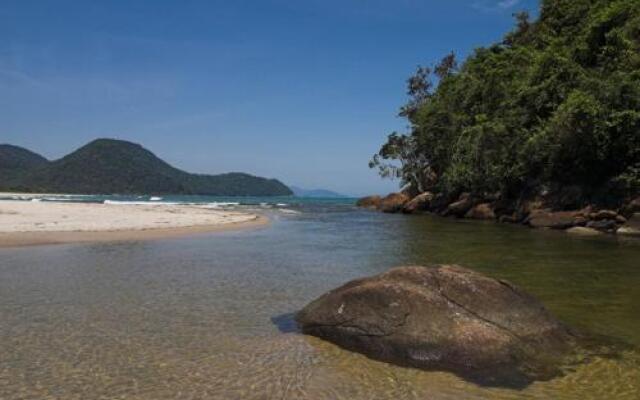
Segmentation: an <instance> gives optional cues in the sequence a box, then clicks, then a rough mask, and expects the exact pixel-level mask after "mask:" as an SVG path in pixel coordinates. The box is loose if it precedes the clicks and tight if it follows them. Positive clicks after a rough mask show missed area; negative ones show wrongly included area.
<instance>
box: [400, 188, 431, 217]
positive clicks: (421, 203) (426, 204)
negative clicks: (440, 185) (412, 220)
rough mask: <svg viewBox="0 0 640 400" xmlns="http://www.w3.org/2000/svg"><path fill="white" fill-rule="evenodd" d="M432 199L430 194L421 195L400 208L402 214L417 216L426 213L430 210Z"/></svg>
mask: <svg viewBox="0 0 640 400" xmlns="http://www.w3.org/2000/svg"><path fill="white" fill-rule="evenodd" d="M433 198H434V196H433V193H431V192H425V193H421V194H419V195H417V196H416V197H414V198H413V199H411V200H410V201H409V202H407V204H405V205H404V207H403V208H402V212H403V213H405V214H417V213H420V212H425V211H428V210H430V209H431V202H432V201H433Z"/></svg>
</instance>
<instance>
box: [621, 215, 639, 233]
mask: <svg viewBox="0 0 640 400" xmlns="http://www.w3.org/2000/svg"><path fill="white" fill-rule="evenodd" d="M616 234H618V235H625V236H640V213H635V214H633V215H632V216H631V218H629V220H628V221H627V223H626V224H624V225H623V226H621V227H620V228H618V230H617V231H616Z"/></svg>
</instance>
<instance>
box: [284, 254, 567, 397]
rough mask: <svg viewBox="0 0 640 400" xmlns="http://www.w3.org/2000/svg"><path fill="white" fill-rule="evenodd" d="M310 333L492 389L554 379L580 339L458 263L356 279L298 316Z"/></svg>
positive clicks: (537, 307) (531, 301)
mask: <svg viewBox="0 0 640 400" xmlns="http://www.w3.org/2000/svg"><path fill="white" fill-rule="evenodd" d="M296 320H297V322H298V324H299V326H300V327H301V329H302V331H303V332H304V333H306V334H310V335H313V336H318V337H320V338H323V339H326V340H328V341H331V342H333V343H336V344H338V345H340V346H342V347H344V348H346V349H350V350H354V351H357V352H361V353H363V354H365V355H367V356H369V357H371V358H374V359H378V360H382V361H387V362H392V363H396V364H399V365H404V366H411V367H417V368H422V369H429V370H445V371H451V372H453V373H456V374H458V375H459V376H462V377H463V378H467V379H469V380H472V381H475V382H478V383H481V384H487V385H507V386H525V385H527V384H528V383H530V382H531V381H533V380H536V379H549V378H551V377H553V376H556V375H557V374H558V373H559V370H558V366H559V365H560V364H561V363H562V360H563V358H564V356H565V355H568V354H569V353H570V352H571V349H572V348H573V345H574V336H573V335H572V333H571V332H570V331H569V330H568V329H567V328H566V327H565V326H564V325H563V324H561V323H560V322H559V321H557V320H556V319H555V318H554V317H553V316H551V315H550V314H549V312H547V310H546V309H545V308H544V307H543V306H542V304H541V303H540V302H538V301H537V300H536V299H535V298H533V297H532V296H530V295H528V294H526V293H525V292H523V291H521V290H519V289H518V288H516V287H515V286H513V285H512V284H510V283H508V282H506V281H502V280H497V279H492V278H489V277H486V276H483V275H482V274H479V273H477V272H474V271H471V270H469V269H465V268H462V267H459V266H454V265H439V266H434V267H399V268H394V269H391V270H390V271H388V272H386V273H383V274H380V275H377V276H373V277H369V278H364V279H357V280H354V281H351V282H349V283H347V284H345V285H343V286H341V287H339V288H337V289H335V290H332V291H330V292H328V293H326V294H324V295H323V296H321V297H320V298H318V299H316V300H315V301H313V302H311V303H310V304H309V305H307V306H306V307H305V308H304V309H303V310H301V311H300V312H299V313H298V314H297V315H296Z"/></svg>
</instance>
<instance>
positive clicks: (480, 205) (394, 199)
mask: <svg viewBox="0 0 640 400" xmlns="http://www.w3.org/2000/svg"><path fill="white" fill-rule="evenodd" d="M357 205H358V206H359V207H367V208H371V209H376V210H380V211H383V212H386V213H398V212H402V213H404V214H421V213H425V212H430V213H435V214H440V215H442V216H450V217H457V218H468V219H478V220H497V221H499V222H505V223H516V224H518V223H523V224H525V225H528V226H530V227H532V228H549V229H557V230H569V229H572V228H578V227H579V228H588V229H573V230H572V231H571V232H570V233H573V234H580V235H588V234H594V231H598V232H604V233H611V234H613V233H619V234H621V235H629V236H640V232H639V230H640V227H636V226H634V224H629V223H628V221H627V219H631V218H632V217H633V216H634V214H639V213H640V198H637V199H635V200H632V201H630V202H629V203H627V204H626V205H625V206H624V207H622V208H620V209H617V210H613V209H597V208H595V206H593V205H587V206H586V207H582V208H581V209H579V210H574V211H555V209H553V208H549V207H550V203H545V199H544V197H540V196H538V197H533V198H532V199H530V200H521V201H515V200H513V199H508V198H503V197H501V196H500V194H499V193H494V194H483V195H477V194H476V195H473V196H472V195H471V194H469V193H463V194H462V195H460V196H459V197H458V198H452V197H450V196H448V195H446V194H443V193H431V192H424V193H421V194H418V195H416V196H415V197H413V198H410V197H409V196H408V194H407V193H406V192H401V193H391V194H389V195H388V196H386V197H384V198H381V197H380V196H369V197H364V198H362V199H360V200H358V202H357ZM545 207H546V208H545ZM633 210H638V212H632V211H633ZM636 218H637V217H636Z"/></svg>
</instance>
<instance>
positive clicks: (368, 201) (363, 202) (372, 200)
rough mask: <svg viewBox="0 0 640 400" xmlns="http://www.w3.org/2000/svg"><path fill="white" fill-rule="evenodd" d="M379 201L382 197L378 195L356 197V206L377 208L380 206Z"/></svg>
mask: <svg viewBox="0 0 640 400" xmlns="http://www.w3.org/2000/svg"><path fill="white" fill-rule="evenodd" d="M381 202H382V197H380V196H367V197H363V198H361V199H358V201H357V202H356V206H358V207H363V208H378V207H380V203H381Z"/></svg>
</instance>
